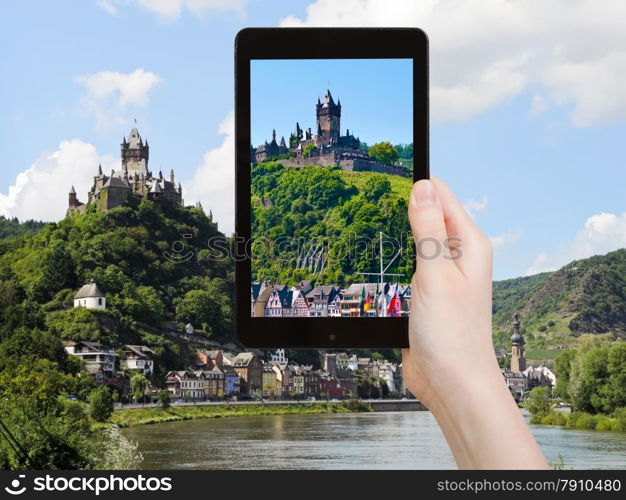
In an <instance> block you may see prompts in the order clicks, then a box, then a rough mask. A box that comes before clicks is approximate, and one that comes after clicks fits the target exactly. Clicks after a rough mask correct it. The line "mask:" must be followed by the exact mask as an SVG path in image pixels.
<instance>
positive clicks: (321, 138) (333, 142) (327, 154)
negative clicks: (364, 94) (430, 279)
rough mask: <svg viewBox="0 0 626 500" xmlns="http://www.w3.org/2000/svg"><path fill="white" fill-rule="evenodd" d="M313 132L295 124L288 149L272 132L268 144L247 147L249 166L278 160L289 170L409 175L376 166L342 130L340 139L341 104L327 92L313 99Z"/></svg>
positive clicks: (405, 171)
mask: <svg viewBox="0 0 626 500" xmlns="http://www.w3.org/2000/svg"><path fill="white" fill-rule="evenodd" d="M315 115H316V124H317V131H316V133H315V134H314V133H313V132H312V131H311V128H310V127H309V128H308V129H307V130H303V129H301V128H300V124H299V123H296V127H295V129H294V131H293V132H292V133H291V135H290V136H289V146H287V143H286V142H285V137H284V136H283V137H281V139H280V142H277V141H276V130H273V131H272V140H271V141H270V142H267V141H265V143H264V144H260V145H259V146H257V147H256V148H255V147H252V146H251V147H250V163H251V165H252V166H254V165H255V164H257V163H261V162H264V161H271V160H279V161H280V163H282V164H283V165H286V166H289V167H304V166H307V165H320V166H333V165H339V166H341V168H343V169H344V170H354V171H371V172H381V173H387V174H396V175H403V176H407V177H408V176H410V175H411V172H410V171H409V170H408V169H406V168H404V167H402V166H401V165H385V164H382V163H379V162H378V161H376V160H375V159H373V158H371V157H370V155H369V154H368V153H367V152H365V151H362V150H361V149H360V146H361V141H360V140H359V138H358V137H355V136H354V135H353V134H351V133H350V130H349V129H346V134H345V135H341V100H339V99H338V100H337V102H336V103H335V101H334V99H333V96H332V95H331V93H330V90H327V91H326V94H325V95H324V98H323V99H322V100H320V99H319V98H318V99H317V104H316V105H315Z"/></svg>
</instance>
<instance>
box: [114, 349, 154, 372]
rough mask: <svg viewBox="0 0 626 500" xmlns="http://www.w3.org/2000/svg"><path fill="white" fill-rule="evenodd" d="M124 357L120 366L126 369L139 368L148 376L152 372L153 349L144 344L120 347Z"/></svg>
mask: <svg viewBox="0 0 626 500" xmlns="http://www.w3.org/2000/svg"><path fill="white" fill-rule="evenodd" d="M122 351H123V352H124V359H123V360H122V366H123V367H124V368H125V369H127V370H140V371H141V372H142V373H143V375H145V376H150V375H152V373H153V372H154V355H155V353H154V351H153V350H152V349H150V348H149V347H146V346H145V345H129V344H127V345H125V346H124V347H123V348H122Z"/></svg>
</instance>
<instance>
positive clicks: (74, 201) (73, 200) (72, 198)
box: [68, 186, 78, 207]
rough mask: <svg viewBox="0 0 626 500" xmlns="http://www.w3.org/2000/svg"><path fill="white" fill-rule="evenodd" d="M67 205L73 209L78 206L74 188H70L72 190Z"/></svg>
mask: <svg viewBox="0 0 626 500" xmlns="http://www.w3.org/2000/svg"><path fill="white" fill-rule="evenodd" d="M68 201H69V203H68V206H69V207H75V206H76V205H77V204H78V198H77V197H76V190H75V189H74V186H72V189H70V195H69V200H68Z"/></svg>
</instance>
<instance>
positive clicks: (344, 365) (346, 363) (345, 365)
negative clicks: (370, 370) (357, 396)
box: [336, 352, 359, 372]
mask: <svg viewBox="0 0 626 500" xmlns="http://www.w3.org/2000/svg"><path fill="white" fill-rule="evenodd" d="M336 362H337V368H339V369H344V370H352V371H353V372H355V371H357V370H358V369H359V364H358V361H357V356H356V354H347V353H345V352H338V353H337V360H336Z"/></svg>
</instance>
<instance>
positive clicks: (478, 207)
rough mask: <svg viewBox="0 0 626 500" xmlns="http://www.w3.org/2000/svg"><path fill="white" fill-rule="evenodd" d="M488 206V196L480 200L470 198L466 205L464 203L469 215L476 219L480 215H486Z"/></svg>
mask: <svg viewBox="0 0 626 500" xmlns="http://www.w3.org/2000/svg"><path fill="white" fill-rule="evenodd" d="M488 204H489V199H488V198H487V197H486V196H483V197H482V198H481V199H480V200H475V199H474V198H470V199H469V200H467V201H466V202H465V203H463V207H464V208H465V210H466V211H467V213H468V214H470V215H471V216H472V218H474V217H476V214H478V213H485V212H486V211H487V205H488Z"/></svg>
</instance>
